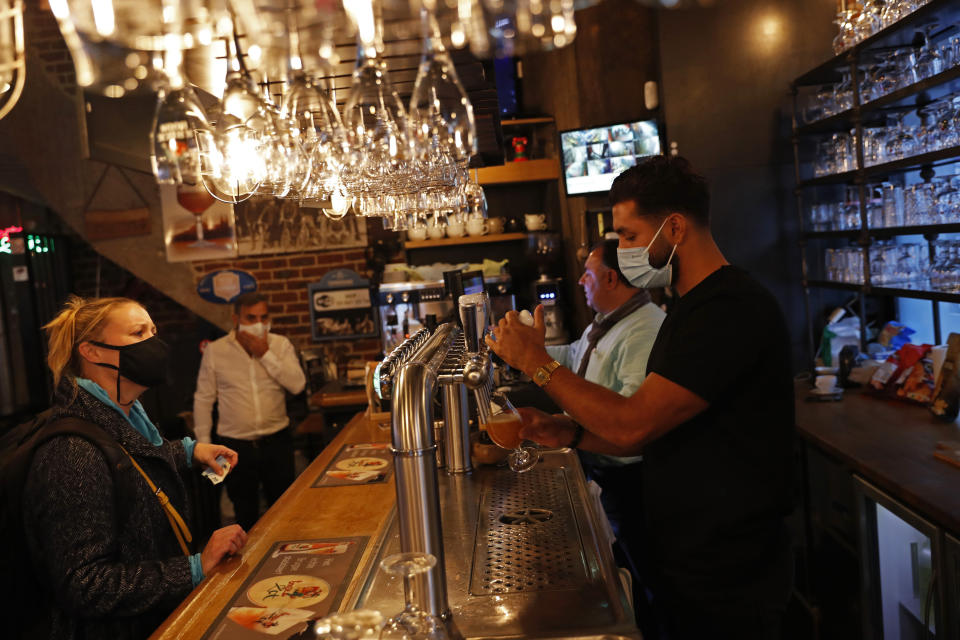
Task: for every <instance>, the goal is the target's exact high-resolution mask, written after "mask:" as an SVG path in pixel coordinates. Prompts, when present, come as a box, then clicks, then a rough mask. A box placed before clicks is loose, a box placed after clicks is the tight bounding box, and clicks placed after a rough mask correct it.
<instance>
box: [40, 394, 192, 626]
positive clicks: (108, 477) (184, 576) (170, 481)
mask: <svg viewBox="0 0 960 640" xmlns="http://www.w3.org/2000/svg"><path fill="white" fill-rule="evenodd" d="M53 415H54V417H57V416H66V415H69V416H75V417H78V418H83V419H85V420H89V421H90V422H94V423H96V424H98V425H99V426H100V427H101V428H103V429H104V430H105V431H106V432H107V433H109V434H110V435H112V436H113V437H114V438H116V439H117V440H118V441H119V442H120V443H121V444H122V445H123V446H124V448H126V450H127V451H129V452H130V454H131V455H132V456H133V457H134V458H135V459H136V460H137V462H138V463H139V464H140V466H142V467H143V469H144V471H146V472H147V474H148V475H149V476H150V478H151V479H152V480H153V482H154V483H155V484H156V485H157V486H159V487H160V488H162V489H163V490H164V491H165V492H166V494H167V495H168V496H169V498H170V501H171V503H173V505H174V506H175V507H176V508H177V510H178V511H179V512H180V513H181V515H183V516H184V518H185V519H186V520H187V522H189V514H188V513H187V497H186V490H185V488H184V484H183V480H182V479H181V477H180V473H183V472H185V471H186V466H187V462H186V454H185V452H184V448H183V443H182V442H179V441H177V442H170V441H167V440H164V442H163V444H162V445H161V446H159V447H157V446H154V445H152V444H150V443H149V442H148V441H147V440H146V438H144V437H143V436H142V435H140V433H138V432H137V431H136V430H135V429H134V428H133V427H132V426H130V424H129V423H128V422H127V421H126V419H125V418H124V417H123V416H121V415H120V414H119V413H118V412H117V411H116V410H115V409H113V408H112V407H108V406H107V405H105V404H104V403H103V402H101V401H100V400H98V399H97V398H95V397H94V396H92V395H91V394H89V393H87V392H86V391H84V390H83V389H82V388H78V387H75V386H74V385H73V384H72V383H71V382H69V381H65V380H64V381H61V384H60V386H59V388H58V389H57V393H56V397H55V399H54V409H53ZM116 482H117V483H121V482H122V483H123V484H124V487H123V488H122V489H118V487H117V486H115V485H114V473H112V472H111V470H110V469H109V468H108V462H107V460H106V458H105V457H104V456H103V454H102V453H101V452H100V450H99V449H98V448H97V447H96V446H95V445H93V444H90V443H89V442H88V441H87V440H85V439H83V438H77V437H72V436H63V437H58V438H54V439H53V440H51V441H50V442H48V443H46V444H45V445H43V446H42V447H40V448H39V449H38V450H37V452H36V454H35V457H34V459H33V464H32V465H31V468H30V473H29V476H28V478H27V483H26V487H25V489H24V500H23V505H24V523H25V527H26V532H27V536H28V539H29V540H30V556H31V561H32V563H33V565H34V567H35V568H36V569H37V571H38V577H39V578H40V580H41V582H42V583H44V584H46V585H47V589H48V592H47V597H48V601H49V607H50V615H51V619H52V633H51V636H50V637H51V638H54V639H57V640H60V639H64V640H67V639H69V640H79V639H81V638H82V639H89V640H94V639H103V640H127V639H136V638H146V637H147V636H149V635H150V634H151V633H152V632H153V631H154V630H155V629H156V628H157V626H159V625H160V623H161V622H163V620H164V619H165V618H166V617H167V616H168V615H169V614H170V613H171V612H172V611H173V609H174V608H175V607H176V606H177V605H178V604H179V603H180V601H181V600H183V599H184V597H186V595H187V594H188V593H190V590H191V588H192V582H191V578H190V564H189V561H188V559H187V557H186V556H184V555H183V553H182V551H181V550H180V547H179V545H178V543H177V540H176V537H175V536H174V534H173V531H172V529H171V527H170V522H169V521H168V520H167V518H166V516H165V515H164V512H163V509H162V508H161V507H160V505H159V503H158V501H157V498H156V496H154V495H153V492H152V491H150V488H149V487H148V486H147V483H146V482H145V481H144V480H143V478H142V477H141V476H140V474H139V473H138V472H137V470H136V469H134V468H133V467H132V465H122V467H121V468H120V469H119V470H118V471H116Z"/></svg>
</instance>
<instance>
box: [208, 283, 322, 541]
mask: <svg viewBox="0 0 960 640" xmlns="http://www.w3.org/2000/svg"><path fill="white" fill-rule="evenodd" d="M233 326H234V329H233V331H231V332H230V333H228V334H227V335H225V336H224V337H222V338H220V339H219V340H215V341H214V342H211V343H210V344H209V345H207V348H206V349H205V350H204V352H203V359H202V360H201V361H200V374H199V375H198V376H197V390H196V392H195V393H194V395H193V420H194V429H195V430H196V435H197V440H198V441H200V442H210V432H211V429H212V426H213V421H212V417H211V414H212V410H213V403H214V402H217V408H218V414H219V418H218V420H217V436H218V439H219V441H220V442H221V443H223V444H224V445H226V446H228V447H230V448H231V449H233V450H234V451H237V452H238V454H239V455H240V456H241V458H242V460H243V464H238V465H237V467H236V469H233V470H231V471H230V473H229V474H228V475H227V477H226V480H225V483H226V485H227V495H228V496H230V500H231V501H232V502H233V507H234V511H235V513H236V518H237V523H238V524H239V525H240V526H241V527H243V529H244V530H246V531H249V530H250V527H252V526H253V524H254V523H255V522H256V521H257V519H258V518H259V517H260V485H261V483H262V485H263V490H264V493H265V494H266V498H267V504H268V505H270V504H273V503H274V502H275V501H276V500H277V498H279V497H280V496H281V495H282V494H283V492H284V491H286V489H287V487H288V486H290V483H291V482H293V479H294V475H295V471H294V464H293V436H292V434H291V433H290V429H288V428H287V426H288V425H289V423H290V421H289V419H288V418H287V406H286V392H287V391H289V392H290V393H292V394H297V393H300V392H301V391H303V387H304V385H305V384H306V377H305V376H304V374H303V369H301V367H300V361H299V359H298V358H297V353H296V351H295V350H294V348H293V345H292V344H291V343H290V341H289V340H287V339H286V338H285V337H283V336H280V335H277V334H275V333H270V311H269V309H268V307H267V297H266V296H265V295H263V294H260V293H245V294H243V295H242V296H240V297H239V298H237V299H236V301H235V302H234V313H233Z"/></svg>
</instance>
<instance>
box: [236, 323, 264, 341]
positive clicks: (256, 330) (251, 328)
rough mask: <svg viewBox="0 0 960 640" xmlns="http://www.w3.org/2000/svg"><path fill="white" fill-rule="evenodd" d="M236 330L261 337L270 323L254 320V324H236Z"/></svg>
mask: <svg viewBox="0 0 960 640" xmlns="http://www.w3.org/2000/svg"><path fill="white" fill-rule="evenodd" d="M237 331H243V332H244V333H249V334H251V335H254V336H257V337H258V338H263V337H264V336H266V335H267V332H268V331H270V323H269V322H256V323H254V324H240V325H237Z"/></svg>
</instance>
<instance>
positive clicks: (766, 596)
mask: <svg viewBox="0 0 960 640" xmlns="http://www.w3.org/2000/svg"><path fill="white" fill-rule="evenodd" d="M610 202H611V204H612V205H613V224H614V229H615V231H616V233H617V235H618V237H619V240H620V244H619V248H618V261H619V264H620V269H621V271H622V272H623V274H624V275H625V276H626V277H627V279H628V280H629V281H630V283H631V284H633V285H634V286H637V287H643V288H654V287H665V286H670V287H672V288H673V290H674V294H675V296H676V297H677V298H678V300H677V302H676V304H675V306H674V308H673V309H671V311H670V313H669V314H668V316H667V318H666V320H665V321H664V323H663V325H662V327H661V329H660V332H659V333H658V335H657V339H656V341H655V342H654V345H653V349H652V351H651V353H650V358H649V361H648V365H647V377H646V378H645V379H644V382H643V383H642V384H641V385H640V387H639V388H638V389H637V390H636V392H635V393H634V394H633V395H631V396H629V397H624V396H621V395H619V394H617V393H615V392H613V391H611V390H609V389H606V388H604V387H602V386H599V385H596V384H593V383H591V382H588V381H586V380H584V379H583V378H581V377H579V376H577V375H576V374H575V373H574V372H572V371H570V370H569V369H567V368H565V367H562V366H561V365H560V363H558V362H557V361H556V360H553V359H552V358H551V357H550V355H549V354H548V353H547V351H546V349H545V347H544V325H543V310H542V308H541V307H537V309H536V312H535V314H534V325H533V326H532V327H528V326H526V325H524V324H523V323H522V322H521V321H520V319H519V317H518V315H517V313H516V312H514V311H512V312H509V313H508V314H507V316H506V317H505V318H504V319H502V320H501V321H500V323H499V325H498V326H497V327H496V328H495V329H494V330H493V335H492V336H488V337H487V344H488V345H489V346H490V348H491V349H492V350H493V351H494V352H496V353H497V355H499V356H500V357H501V358H503V359H504V360H505V361H506V362H507V363H509V364H510V365H511V366H513V367H515V368H518V369H520V370H522V371H523V372H524V373H526V374H527V375H529V376H530V377H531V378H533V379H534V381H535V382H537V383H538V384H539V385H540V386H542V387H543V388H544V389H545V390H546V391H547V393H548V394H549V395H550V396H551V397H552V398H553V400H554V401H555V402H556V403H557V404H558V405H559V406H560V407H562V408H563V409H564V411H565V412H566V415H554V416H552V415H549V414H546V413H544V412H542V411H538V410H535V409H531V408H524V409H521V413H522V415H523V418H524V430H523V432H522V435H523V436H524V437H526V438H529V439H531V440H535V441H537V442H540V443H542V444H544V445H546V446H554V447H563V446H571V447H579V448H582V449H585V450H587V451H593V452H595V453H601V454H607V455H616V456H625V455H637V454H642V455H643V456H644V463H643V464H642V465H639V466H638V469H637V477H636V479H635V485H636V487H637V491H638V492H639V495H638V496H637V499H636V503H635V505H634V508H633V509H632V510H631V512H630V513H629V514H628V517H630V518H633V519H634V520H635V522H634V523H633V526H631V527H629V529H630V530H631V531H635V532H638V533H635V534H634V536H633V539H632V540H628V541H627V543H628V544H630V545H631V552H632V553H633V554H639V555H640V556H641V557H642V558H643V559H644V563H643V564H644V566H645V567H648V568H649V571H650V573H651V575H650V576H648V579H649V581H650V583H649V585H648V586H649V588H650V590H651V592H652V594H653V606H654V607H655V609H656V610H657V611H658V614H659V615H660V616H661V618H662V619H663V621H664V625H665V627H666V631H667V634H668V636H669V637H670V638H671V639H673V640H677V639H687V638H691V639H698V640H699V639H702V638H707V637H709V638H734V637H735V638H764V639H766V638H778V637H780V625H781V621H782V617H783V613H784V611H785V608H786V604H787V601H788V599H789V595H790V590H791V582H792V573H791V554H790V542H789V537H788V535H787V531H786V525H785V521H784V520H785V517H786V516H787V515H788V514H789V513H790V511H791V510H792V506H793V496H792V479H793V471H792V460H793V456H792V440H793V425H794V416H793V386H792V375H791V368H790V353H789V351H790V347H789V338H788V334H787V328H786V322H785V320H784V318H783V313H782V312H781V310H780V307H779V305H778V303H777V301H776V300H775V299H774V297H773V296H772V295H771V294H770V293H769V292H768V291H767V290H766V289H765V288H764V287H763V286H762V285H760V284H759V283H758V282H757V281H756V280H754V279H753V278H752V277H750V276H749V275H748V274H747V273H746V272H745V271H743V270H742V269H739V268H738V267H735V266H733V265H730V264H729V263H728V262H727V260H726V259H725V258H724V256H723V254H722V253H721V252H720V249H719V248H718V247H717V245H716V242H715V241H714V239H713V235H712V233H711V231H710V218H709V202H710V196H709V191H708V188H707V184H706V180H705V179H704V178H703V177H702V176H700V175H698V174H696V173H695V172H694V171H693V169H692V167H691V166H690V164H689V163H688V162H687V161H686V160H685V159H683V158H679V157H660V156H658V157H655V158H651V159H650V160H648V161H646V162H644V163H642V164H640V165H637V166H636V167H633V168H630V169H628V170H626V171H624V172H623V173H622V174H620V176H618V177H617V179H616V180H615V181H614V183H613V186H612V188H611V190H610ZM625 481H627V480H625Z"/></svg>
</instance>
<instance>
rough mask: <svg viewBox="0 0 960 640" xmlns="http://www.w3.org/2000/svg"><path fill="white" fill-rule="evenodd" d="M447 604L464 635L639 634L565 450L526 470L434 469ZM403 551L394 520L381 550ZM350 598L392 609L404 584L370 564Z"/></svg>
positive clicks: (590, 639)
mask: <svg viewBox="0 0 960 640" xmlns="http://www.w3.org/2000/svg"><path fill="white" fill-rule="evenodd" d="M440 504H441V509H442V512H443V514H442V519H443V539H444V554H445V556H446V571H447V588H448V598H449V602H450V609H451V611H452V612H453V617H454V621H455V623H456V626H457V628H458V629H459V631H460V632H461V633H462V634H463V636H464V637H465V638H582V639H583V640H603V639H607V640H618V639H619V638H639V637H640V635H639V633H638V632H637V630H636V627H635V625H634V622H633V613H632V611H631V610H630V608H629V606H628V605H627V604H626V599H625V597H624V593H623V589H622V588H621V583H620V581H619V579H618V576H617V573H616V568H615V567H614V565H613V560H612V557H611V554H610V548H609V543H608V542H607V541H602V542H601V538H600V537H599V536H600V535H601V534H600V533H599V532H600V531H602V529H601V527H599V526H597V525H598V522H597V521H596V519H595V516H594V513H593V509H592V508H591V506H590V504H591V502H590V499H589V497H588V495H587V491H586V486H585V484H584V480H583V473H582V472H581V470H580V464H579V461H578V460H577V457H576V454H575V453H573V452H572V451H570V450H568V449H561V450H552V451H545V452H544V453H543V458H542V460H541V462H540V463H539V464H538V465H537V466H536V467H535V468H534V469H532V470H531V471H528V472H527V473H523V474H516V473H514V472H512V471H510V470H509V469H494V468H490V467H483V468H481V469H478V470H477V471H475V472H474V474H473V475H471V476H447V475H445V474H441V478H440ZM399 550H400V543H399V533H398V530H397V523H396V519H395V518H394V522H393V524H392V526H391V528H390V530H389V532H388V533H387V535H386V537H385V540H384V542H383V545H382V546H381V548H380V550H379V555H380V557H385V556H387V555H390V554H391V553H397V552H398V551H399ZM378 563H379V558H378V559H377V562H376V563H375V564H374V569H373V572H372V575H370V576H369V577H368V580H367V584H366V586H365V588H364V590H363V592H362V593H361V594H360V596H359V601H358V602H357V603H356V605H355V606H356V607H364V608H372V609H378V610H380V611H382V612H384V613H385V614H386V615H391V614H393V613H395V612H398V611H400V609H402V608H403V593H402V592H403V586H402V584H401V583H400V582H399V581H397V580H394V579H390V578H387V577H386V576H385V575H383V574H382V573H381V572H379V571H376V566H377V564H378Z"/></svg>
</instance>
